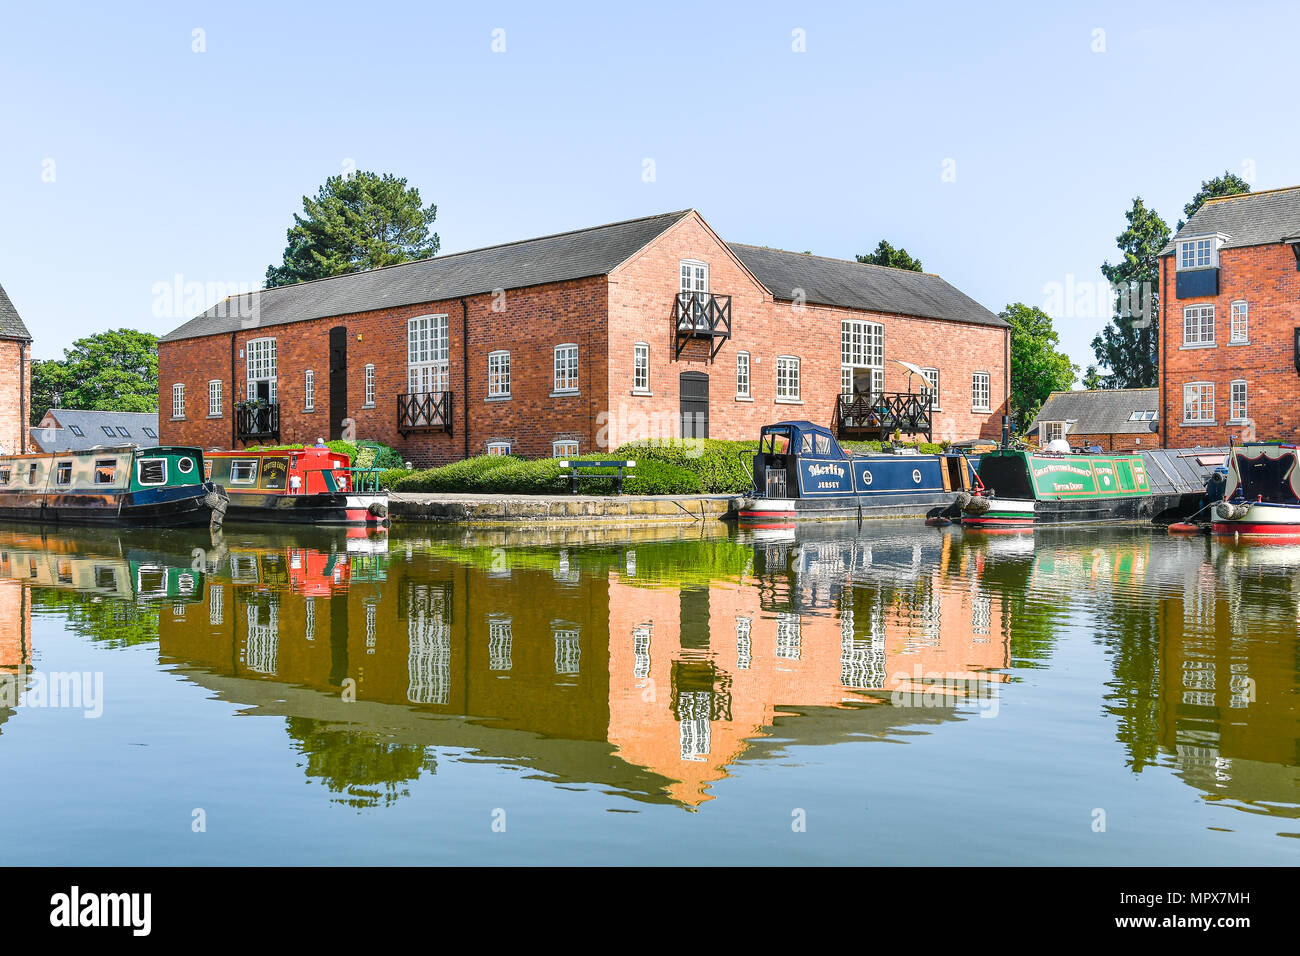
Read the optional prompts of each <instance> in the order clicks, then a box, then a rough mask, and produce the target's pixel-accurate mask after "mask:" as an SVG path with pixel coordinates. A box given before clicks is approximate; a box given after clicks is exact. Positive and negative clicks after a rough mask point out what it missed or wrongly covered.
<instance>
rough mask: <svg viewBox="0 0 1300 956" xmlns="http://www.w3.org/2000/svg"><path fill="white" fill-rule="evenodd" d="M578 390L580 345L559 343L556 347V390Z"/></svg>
mask: <svg viewBox="0 0 1300 956" xmlns="http://www.w3.org/2000/svg"><path fill="white" fill-rule="evenodd" d="M577 390H578V347H577V346H576V345H557V346H556V347H555V387H554V391H556V392H569V393H571V392H576V391H577Z"/></svg>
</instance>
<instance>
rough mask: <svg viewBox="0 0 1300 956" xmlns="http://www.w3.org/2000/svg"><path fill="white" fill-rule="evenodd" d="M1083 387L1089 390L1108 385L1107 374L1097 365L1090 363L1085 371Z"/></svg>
mask: <svg viewBox="0 0 1300 956" xmlns="http://www.w3.org/2000/svg"><path fill="white" fill-rule="evenodd" d="M1083 387H1084V388H1086V389H1088V390H1089V391H1093V390H1095V389H1099V388H1105V387H1106V376H1105V375H1102V374H1101V370H1100V369H1099V368H1097V366H1095V365H1089V366H1088V367H1087V369H1085V370H1084V373H1083Z"/></svg>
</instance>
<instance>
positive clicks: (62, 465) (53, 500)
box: [0, 445, 226, 528]
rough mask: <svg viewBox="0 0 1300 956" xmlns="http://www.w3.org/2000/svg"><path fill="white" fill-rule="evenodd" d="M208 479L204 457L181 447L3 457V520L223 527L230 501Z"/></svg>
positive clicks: (0, 469) (0, 501)
mask: <svg viewBox="0 0 1300 956" xmlns="http://www.w3.org/2000/svg"><path fill="white" fill-rule="evenodd" d="M203 473H204V468H203V452H201V451H200V450H199V449H197V448H185V447H180V446H165V447H163V446H160V447H155V448H137V447H135V446H134V445H127V446H120V447H110V448H91V449H87V450H85V451H66V452H51V453H44V454H33V455H9V456H0V519H4V520H9V521H24V522H29V523H36V524H91V525H93V524H102V525H116V526H129V527H150V528H174V527H190V526H196V525H209V526H212V527H219V526H220V524H221V521H222V516H223V515H224V514H225V510H226V496H225V494H224V493H223V492H222V491H221V489H220V488H218V487H217V486H216V485H214V484H213V483H212V482H210V481H205V480H204V477H203Z"/></svg>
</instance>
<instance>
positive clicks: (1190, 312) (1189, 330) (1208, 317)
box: [1183, 305, 1214, 345]
mask: <svg viewBox="0 0 1300 956" xmlns="http://www.w3.org/2000/svg"><path fill="white" fill-rule="evenodd" d="M1183 344H1184V345H1213V344H1214V306H1212V305H1189V306H1187V307H1185V308H1184V309H1183Z"/></svg>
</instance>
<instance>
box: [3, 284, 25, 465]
mask: <svg viewBox="0 0 1300 956" xmlns="http://www.w3.org/2000/svg"><path fill="white" fill-rule="evenodd" d="M31 402H32V336H31V333H30V332H28V331H27V326H26V325H24V324H23V320H22V318H21V317H20V316H19V315H18V310H17V309H15V308H14V304H13V303H12V302H11V301H9V296H8V295H7V294H6V293H5V290H4V286H0V455H5V454H8V455H12V454H21V453H23V452H25V451H27V450H28V438H29V434H30V429H29V428H28V421H29V419H28V416H29V415H30V414H31V407H30V406H31Z"/></svg>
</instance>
